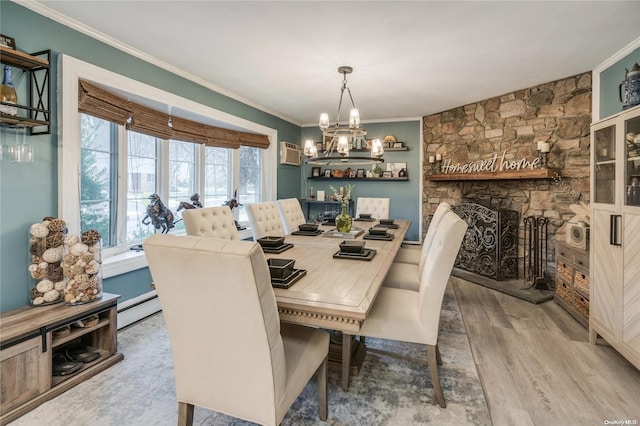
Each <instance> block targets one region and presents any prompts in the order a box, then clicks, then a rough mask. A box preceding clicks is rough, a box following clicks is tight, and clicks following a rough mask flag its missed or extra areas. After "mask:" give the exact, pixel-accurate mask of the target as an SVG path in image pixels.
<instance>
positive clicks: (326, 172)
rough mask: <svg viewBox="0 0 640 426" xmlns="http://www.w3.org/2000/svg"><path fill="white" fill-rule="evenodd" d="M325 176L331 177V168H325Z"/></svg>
mask: <svg viewBox="0 0 640 426" xmlns="http://www.w3.org/2000/svg"><path fill="white" fill-rule="evenodd" d="M323 176H324V177H326V178H330V177H331V169H324V173H323Z"/></svg>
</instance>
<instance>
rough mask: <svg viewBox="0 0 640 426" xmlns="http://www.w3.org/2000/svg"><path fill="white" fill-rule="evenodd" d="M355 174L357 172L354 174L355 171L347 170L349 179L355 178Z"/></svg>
mask: <svg viewBox="0 0 640 426" xmlns="http://www.w3.org/2000/svg"><path fill="white" fill-rule="evenodd" d="M356 173H357V172H356V169H351V170H349V177H350V178H351V179H355V178H356V176H357V174H356Z"/></svg>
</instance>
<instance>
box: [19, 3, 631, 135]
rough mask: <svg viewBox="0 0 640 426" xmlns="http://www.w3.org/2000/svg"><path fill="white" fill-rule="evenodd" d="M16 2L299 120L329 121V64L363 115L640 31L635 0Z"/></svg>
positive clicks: (450, 96) (541, 71)
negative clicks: (347, 70) (342, 70)
mask: <svg viewBox="0 0 640 426" xmlns="http://www.w3.org/2000/svg"><path fill="white" fill-rule="evenodd" d="M17 3H20V4H23V5H24V6H26V7H29V8H32V9H34V10H36V11H38V12H39V13H43V14H46V15H47V16H50V17H52V18H53V19H56V20H57V21H60V22H63V23H65V24H67V25H73V26H74V27H75V28H77V29H81V30H82V31H84V32H87V33H89V34H91V35H94V36H97V37H99V38H101V39H102V40H104V41H106V42H109V43H111V44H114V43H115V44H116V45H117V46H119V47H123V48H125V49H127V50H128V51H130V52H132V51H133V52H137V53H138V54H142V55H143V57H145V58H147V59H150V60H151V61H152V62H154V63H157V64H161V65H162V66H166V67H168V68H169V69H171V70H172V71H174V72H175V71H178V72H179V73H182V74H183V75H187V76H190V77H191V78H194V79H196V81H198V82H199V83H201V84H206V85H207V86H208V87H212V88H214V89H216V90H218V91H221V92H223V93H225V94H228V95H230V96H232V97H234V98H236V99H240V100H243V101H245V102H248V103H250V104H251V105H254V106H258V107H260V108H261V109H263V110H265V111H267V112H270V113H273V114H275V115H277V116H280V117H282V118H285V119H288V120H290V121H293V122H294V123H296V124H299V125H313V124H315V123H317V118H318V116H319V113H320V112H329V114H330V116H331V119H332V120H334V119H335V115H336V113H337V108H338V99H339V93H340V86H341V82H342V75H341V74H339V73H338V71H337V68H338V67H339V66H341V65H350V66H352V67H353V68H354V72H353V74H351V75H349V76H348V82H349V84H348V85H349V87H350V88H351V91H352V94H353V98H354V101H355V102H356V105H357V106H358V108H359V109H360V115H361V117H362V120H363V121H364V122H366V121H373V120H392V119H399V118H415V117H421V116H424V115H428V114H432V113H436V112H440V111H444V110H447V109H450V108H453V107H456V106H460V105H465V104H468V103H471V102H475V101H479V100H482V99H486V98H489V97H493V96H497V95H500V94H503V93H507V92H511V91H514V90H518V89H522V88H527V87H531V86H534V85H537V84H540V83H545V82H548V81H553V80H557V79H560V78H563V77H568V76H572V75H575V74H578V73H581V72H585V71H590V70H592V69H593V68H594V67H596V66H597V65H599V64H600V63H602V62H603V61H605V60H606V59H607V58H609V57H610V56H612V55H614V54H615V53H616V52H618V51H619V50H620V49H622V48H623V47H625V46H626V45H628V44H629V43H630V42H632V41H633V40H635V39H637V38H638V37H639V36H640V2H639V1H630V2H621V1H585V2H579V1H546V2H541V1H517V2H516V1H510V2H509V1H448V2H445V1H412V2H401V1H341V2H333V1H48V0H44V1H42V0H41V1H39V2H25V1H17ZM38 3H39V4H38ZM74 21H75V22H74ZM623 78H624V76H623V75H621V76H620V79H621V80H622V79H623ZM347 105H348V104H347ZM345 117H346V116H345V115H344V114H343V116H342V118H345Z"/></svg>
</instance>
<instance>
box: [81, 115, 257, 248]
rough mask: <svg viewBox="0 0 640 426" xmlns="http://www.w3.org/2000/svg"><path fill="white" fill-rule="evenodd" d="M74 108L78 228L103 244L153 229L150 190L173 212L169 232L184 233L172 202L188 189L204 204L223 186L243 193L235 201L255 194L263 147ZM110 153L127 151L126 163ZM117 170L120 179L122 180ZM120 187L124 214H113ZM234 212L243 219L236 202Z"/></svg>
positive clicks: (217, 201) (223, 194)
mask: <svg viewBox="0 0 640 426" xmlns="http://www.w3.org/2000/svg"><path fill="white" fill-rule="evenodd" d="M79 114H80V126H81V129H80V135H81V146H82V148H81V149H82V153H81V165H80V175H81V179H80V182H81V188H80V194H81V195H80V217H81V231H85V230H87V229H97V230H98V231H100V233H101V234H102V235H103V245H104V247H105V248H107V249H108V248H118V247H120V248H127V247H129V246H132V245H138V244H140V243H141V242H142V241H144V239H145V238H147V237H148V236H149V235H151V234H153V233H154V232H158V230H156V229H155V228H154V226H153V224H152V223H150V221H149V219H148V218H146V216H147V206H148V204H149V201H150V196H151V195H152V194H158V195H159V196H160V199H161V200H162V201H163V202H164V203H165V204H166V205H167V207H168V208H169V209H170V210H171V211H172V213H173V214H174V220H175V227H174V228H173V229H171V230H170V232H171V233H182V232H184V223H183V222H182V221H180V215H181V213H180V210H182V207H180V204H181V203H182V202H191V196H192V195H193V194H195V193H198V194H199V193H204V203H203V204H204V206H207V207H211V206H219V205H223V204H224V202H225V201H226V200H228V199H229V198H231V196H232V191H231V188H238V193H237V197H239V199H242V200H244V201H243V204H244V203H253V202H259V201H262V152H263V151H264V150H261V149H258V148H251V147H241V148H240V149H238V150H234V149H228V148H215V147H206V146H204V145H199V144H194V143H191V142H182V141H176V140H163V139H159V138H156V137H153V136H148V135H144V134H141V133H137V132H133V131H129V130H126V129H124V127H123V126H118V125H116V124H114V123H111V122H109V121H105V120H102V119H99V118H96V117H92V116H91V115H88V114H83V113H79ZM125 146H126V150H125V149H124V147H125ZM164 147H168V149H167V150H166V151H168V155H165V156H163V155H160V154H159V153H162V152H165V149H164ZM118 152H123V153H124V152H126V153H127V160H126V162H118V161H116V160H117V156H118V155H117V153H118ZM236 157H237V158H236ZM165 158H166V161H165V160H164V159H165ZM201 159H202V161H201ZM234 160H236V161H234ZM120 164H123V165H124V166H123V167H124V170H121V167H119V165H120ZM234 164H238V167H234ZM165 165H166V167H165ZM234 169H235V173H234ZM158 170H166V171H167V172H166V173H162V172H159V171H158ZM201 170H204V181H203V182H202V183H201V181H202V180H201V179H198V176H200V175H201V173H200V171H201ZM123 176H126V179H122V177H123ZM234 182H235V183H236V184H235V185H234ZM124 186H126V214H125V215H123V219H122V220H118V210H117V206H118V205H119V203H118V199H119V197H118V194H119V193H123V191H122V190H121V188H120V187H124ZM163 188H166V190H163ZM123 199H124V198H123ZM201 202H202V201H201ZM234 213H235V214H236V216H237V218H238V220H239V222H240V223H241V224H243V225H246V223H247V221H248V218H247V215H246V213H245V211H244V206H240V209H239V211H237V212H236V211H234ZM120 231H121V232H120Z"/></svg>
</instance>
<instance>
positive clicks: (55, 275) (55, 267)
mask: <svg viewBox="0 0 640 426" xmlns="http://www.w3.org/2000/svg"><path fill="white" fill-rule="evenodd" d="M47 273H48V275H49V279H50V280H51V281H60V280H61V279H62V277H63V276H64V272H63V270H62V266H60V263H52V264H51V265H49V268H48V270H47Z"/></svg>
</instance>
